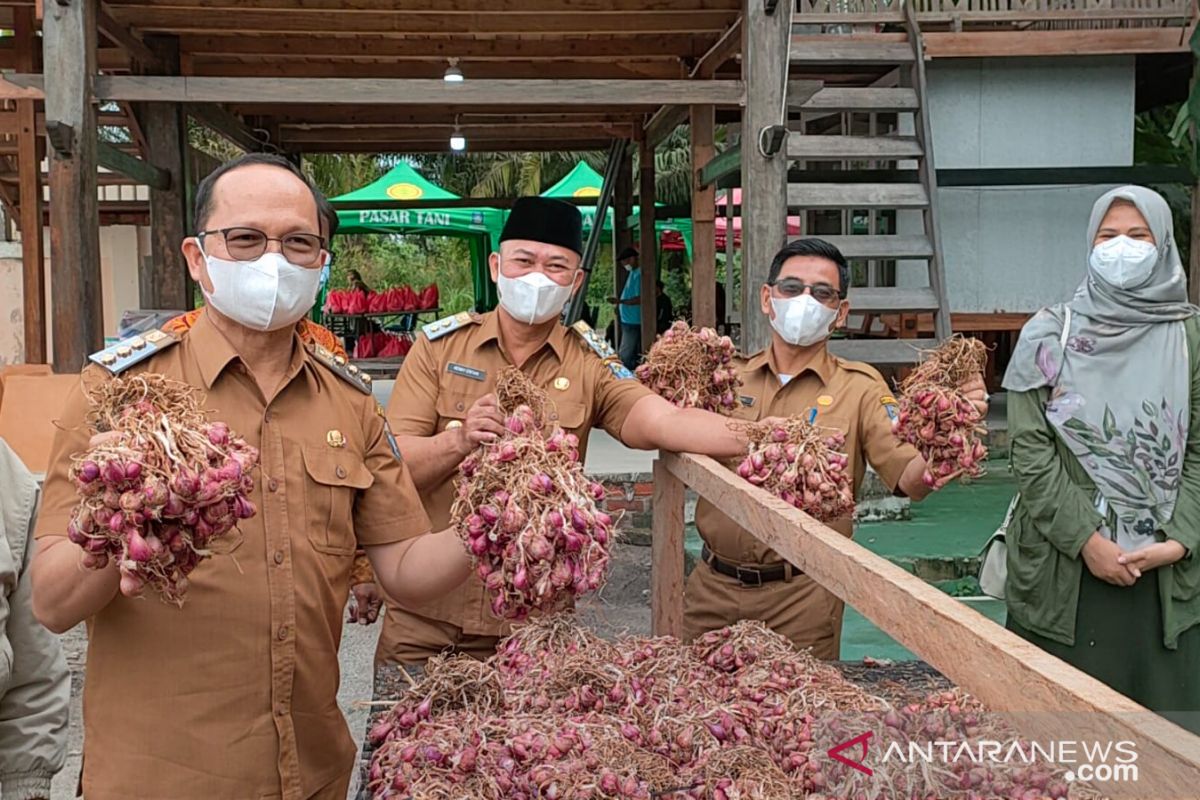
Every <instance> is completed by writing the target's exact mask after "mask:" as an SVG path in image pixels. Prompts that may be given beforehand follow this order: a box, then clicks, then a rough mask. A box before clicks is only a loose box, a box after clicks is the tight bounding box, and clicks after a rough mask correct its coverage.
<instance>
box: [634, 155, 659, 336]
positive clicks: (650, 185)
mask: <svg viewBox="0 0 1200 800" xmlns="http://www.w3.org/2000/svg"><path fill="white" fill-rule="evenodd" d="M638 159H639V161H640V164H639V167H640V170H639V171H640V173H641V175H640V177H639V178H638V195H639V197H638V206H639V213H640V214H641V217H640V219H641V230H640V233H641V247H639V248H638V249H639V250H640V251H641V252H640V253H639V255H640V256H641V261H640V263H641V266H642V352H643V353H644V352H646V351H647V350H649V349H650V345H652V344H654V334H655V330H656V327H655V324H654V323H655V310H656V308H655V307H656V306H657V305H658V303H657V301H656V297H657V295H658V287H657V285H656V284H657V281H658V228H657V227H656V226H655V221H656V217H655V209H654V147H653V145H651V144H649V143H648V142H647V141H646V139H645V138H643V139H642V141H641V142H640V143H639V149H638Z"/></svg>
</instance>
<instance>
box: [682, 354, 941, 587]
mask: <svg viewBox="0 0 1200 800" xmlns="http://www.w3.org/2000/svg"><path fill="white" fill-rule="evenodd" d="M738 374H739V377H741V379H742V383H743V385H742V389H741V402H740V403H739V404H738V407H737V410H736V411H735V412H734V416H735V417H736V418H738V419H746V420H760V419H764V418H766V417H788V416H795V415H798V414H807V413H809V411H810V410H811V409H813V408H815V409H817V418H816V424H817V425H818V426H820V427H826V428H836V429H838V430H840V431H842V432H843V433H844V434H846V455H847V456H849V458H850V463H849V468H850V472H851V475H852V476H853V480H854V491H855V493H856V494H857V492H858V488H859V486H861V485H862V480H863V476H864V475H865V474H866V470H867V463H868V462H869V463H870V464H871V466H872V467H874V468H875V471H876V472H878V473H879V477H880V478H881V479H882V480H883V482H884V483H885V484H886V485H887V486H888V487H889V488H891V489H895V488H896V485H897V484H898V483H899V482H900V476H901V475H902V474H903V473H904V469H905V467H907V466H908V464H909V462H910V461H912V459H914V458H916V457H917V455H918V453H917V451H916V449H915V448H913V447H912V446H910V445H907V444H904V443H902V442H901V441H900V440H899V439H897V438H896V437H895V435H893V433H892V418H891V414H892V413H894V409H895V403H896V401H895V399H894V398H893V397H892V396H891V392H890V391H889V390H888V387H887V384H886V383H884V381H883V378H882V377H881V376H880V375H879V373H878V372H876V371H875V369H874V368H873V367H870V366H868V365H866V364H860V363H858V362H855V361H843V360H842V359H840V358H835V357H834V356H832V355H830V354H829V352H828V351H825V352H823V353H822V354H821V356H820V357H819V358H817V359H816V360H815V361H814V362H813V363H812V364H811V365H810V366H809V367H808V368H807V369H806V370H805V371H804V372H803V373H802V374H800V375H796V376H794V377H793V378H792V379H791V381H790V382H788V384H787V385H786V386H784V385H782V384H781V383H780V381H779V370H778V369H777V368H776V366H775V359H774V357H773V355H772V351H771V348H769V347H768V348H767V349H766V350H763V351H761V352H759V353H757V354H755V355H753V356H751V357H750V358H749V359H746V360H745V361H743V362H741V363H740V364H739V370H738ZM736 464H737V462H736V461H734V462H730V463H729V466H731V467H732V466H736ZM853 524H854V520H853V519H852V518H851V517H846V518H845V519H841V520H836V521H834V522H832V523H829V526H830V527H831V528H833V529H834V530H836V531H838V532H839V533H841V534H843V535H845V536H850V535H851V533H852V531H853ZM696 527H697V529H699V531H700V535H701V537H703V539H704V541H705V542H706V543H707V544H708V547H709V549H710V550H712V551H713V553H715V554H716V555H717V556H718V557H719V558H721V559H722V560H725V561H731V562H733V563H735V564H741V565H745V566H749V565H754V564H778V563H780V561H781V559H780V557H779V556H778V555H777V554H776V553H775V551H773V550H772V549H771V548H769V547H767V545H765V544H763V543H762V542H761V541H759V540H758V539H756V538H755V537H754V536H752V535H751V534H750V533H749V532H748V531H746V530H745V529H744V528H742V527H740V526H739V525H737V524H736V523H735V522H734V521H733V520H731V519H729V517H727V516H725V515H724V514H722V513H721V512H720V511H718V510H717V509H716V508H715V507H714V506H713V504H712V503H710V502H708V501H707V500H703V499H702V500H701V501H700V502H699V504H698V505H697V506H696Z"/></svg>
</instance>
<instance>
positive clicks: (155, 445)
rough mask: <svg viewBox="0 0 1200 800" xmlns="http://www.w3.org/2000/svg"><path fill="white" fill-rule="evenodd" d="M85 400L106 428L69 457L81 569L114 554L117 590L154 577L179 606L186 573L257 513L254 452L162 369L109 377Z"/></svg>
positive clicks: (134, 590) (96, 422)
mask: <svg viewBox="0 0 1200 800" xmlns="http://www.w3.org/2000/svg"><path fill="white" fill-rule="evenodd" d="M88 399H89V402H90V403H91V406H92V410H91V413H90V414H89V417H88V422H89V423H90V424H91V425H92V426H93V427H95V428H96V429H97V430H100V431H104V433H101V434H100V435H98V436H96V437H94V438H93V439H92V442H91V446H90V448H89V450H88V451H87V452H85V453H81V454H78V455H76V456H75V457H74V458H73V459H72V464H71V470H70V477H71V480H72V481H73V482H74V483H75V487H76V491H77V492H78V493H79V497H80V500H79V505H78V506H77V507H76V509H75V514H74V516H73V518H72V520H71V522H70V523H69V525H68V526H67V537H68V538H69V539H70V540H71V541H72V542H74V543H75V544H77V545H79V546H80V547H82V548H83V550H84V556H83V565H84V566H85V567H88V568H90V569H102V568H104V567H105V566H107V565H108V563H109V560H110V559H115V560H116V561H117V563H118V565H119V569H120V572H121V586H120V588H121V593H122V594H124V595H126V596H129V597H136V596H138V595H140V594H141V593H142V590H143V589H144V588H145V587H146V586H147V585H150V586H151V587H153V588H154V589H155V590H156V591H157V592H158V593H159V595H160V596H161V597H162V598H163V600H165V601H167V602H171V603H174V604H176V605H179V606H182V605H183V601H184V596H185V595H186V593H187V586H188V578H187V576H188V575H189V574H190V573H191V571H192V570H194V569H195V568H196V566H197V565H198V564H199V563H200V562H201V561H202V560H204V559H205V558H207V557H209V556H210V555H212V554H213V552H214V547H216V546H222V545H227V544H228V540H229V539H230V536H229V534H230V533H231V532H232V531H233V530H234V529H235V528H236V527H237V523H238V520H241V519H248V518H250V517H252V516H254V514H255V513H256V509H255V508H254V504H253V503H251V502H250V500H249V495H250V493H251V492H252V491H253V489H254V483H253V480H252V478H251V477H250V472H251V470H253V468H254V467H255V465H256V464H257V463H258V451H257V450H256V449H255V448H253V447H251V446H250V445H248V444H246V442H245V441H244V440H243V439H241V438H240V437H238V436H236V435H235V434H234V433H232V432H231V431H230V430H229V426H228V425H226V424H225V423H223V422H208V421H206V419H205V414H204V412H203V411H202V410H201V408H200V398H199V394H198V392H197V391H196V390H195V389H194V388H192V387H190V386H188V385H187V384H184V383H181V382H179V381H174V380H170V379H168V378H165V377H163V376H162V375H156V374H144V375H135V376H132V377H128V378H113V379H112V380H110V381H107V382H105V383H103V384H101V385H100V386H99V387H97V388H95V389H94V390H92V391H91V392H90V393H89V397H88Z"/></svg>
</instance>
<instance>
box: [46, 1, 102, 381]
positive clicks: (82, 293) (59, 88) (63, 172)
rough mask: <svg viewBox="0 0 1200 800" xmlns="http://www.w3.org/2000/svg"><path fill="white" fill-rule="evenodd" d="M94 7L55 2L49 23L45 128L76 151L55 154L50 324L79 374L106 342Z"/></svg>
mask: <svg viewBox="0 0 1200 800" xmlns="http://www.w3.org/2000/svg"><path fill="white" fill-rule="evenodd" d="M95 10H96V4H95V3H70V4H68V5H62V4H61V3H49V4H48V5H47V6H46V8H45V18H44V20H43V22H42V52H43V60H44V64H45V66H44V69H45V71H46V73H47V74H49V75H53V76H54V80H53V81H52V82H51V83H50V84H49V85H48V86H47V91H46V120H47V122H46V127H47V130H49V129H50V128H51V127H52V125H53V124H56V125H59V126H67V129H68V130H69V131H71V133H72V137H71V138H72V139H73V142H72V147H71V149H70V151H69V152H66V153H62V152H59V151H58V150H56V149H55V148H53V147H51V148H49V149H48V150H49V158H50V180H49V184H50V269H51V275H52V277H51V286H52V287H53V293H52V296H51V317H50V319H51V325H52V329H53V339H54V358H53V363H54V370H55V372H60V373H70V372H78V371H79V370H80V369H81V368H82V367H83V365H84V363H85V361H86V359H87V355H88V353H92V352H95V351H96V350H98V349H99V348H100V346H101V345H102V344H103V342H104V325H103V305H102V303H101V297H102V290H101V279H100V219H99V209H98V200H97V197H96V169H97V163H96V145H97V138H96V104H95V102H94V97H93V93H92V80H93V76H94V75H95V74H96V34H97V31H96V18H95V13H94V12H95Z"/></svg>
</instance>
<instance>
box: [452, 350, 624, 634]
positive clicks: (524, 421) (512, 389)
mask: <svg viewBox="0 0 1200 800" xmlns="http://www.w3.org/2000/svg"><path fill="white" fill-rule="evenodd" d="M496 394H497V397H498V399H499V405H500V408H501V411H502V412H503V413H504V414H505V421H504V426H505V434H504V435H503V436H502V437H500V438H499V439H497V440H495V441H493V442H489V443H487V444H485V445H483V446H481V447H480V448H479V449H478V450H477V451H476V452H475V453H473V454H472V455H470V456H468V457H467V458H466V459H465V460H464V461H463V463H462V464H461V465H460V466H459V473H460V475H459V480H458V487H457V496H456V499H455V502H454V507H453V509H452V510H451V516H452V518H453V521H454V525H455V527H456V528H457V530H458V534H459V536H460V537H461V538H462V540H463V543H464V544H465V545H466V547H467V550H468V551H469V552H470V553H471V555H472V556H473V557H474V559H475V564H476V572H477V574H478V575H479V578H480V580H482V581H483V583H484V585H485V586H486V587H487V589H488V591H489V592H490V593H491V595H492V606H491V607H492V613H493V614H495V615H496V616H497V617H501V618H506V619H524V618H525V617H527V616H528V615H529V612H530V611H532V610H534V609H538V610H546V609H550V608H555V607H557V605H558V604H560V603H562V602H563V601H564V598H567V597H572V596H575V595H581V594H585V593H587V592H590V591H595V590H596V589H599V588H600V587H601V586H602V585H603V583H604V580H605V578H606V575H607V569H608V560H609V545H610V542H611V540H612V536H613V519H612V517H610V516H609V515H608V514H606V513H604V512H603V511H601V510H600V509H599V507H598V503H600V502H601V501H603V500H604V487H603V486H602V485H600V484H599V483H595V482H593V481H590V480H588V478H587V477H586V476H585V475H584V474H583V464H582V463H581V462H580V459H579V439H578V437H576V436H575V435H574V434H570V433H566V432H565V431H563V429H562V428H559V427H557V426H554V427H553V430H552V431H550V433H549V435H547V433H546V421H547V417H546V404H547V400H546V395H545V392H543V391H542V390H541V389H539V388H538V387H536V386H534V385H533V384H532V383H531V382H530V381H529V379H528V378H527V377H526V376H525V375H524V373H522V372H521V371H520V370H517V369H514V368H508V369H506V370H504V371H503V372H501V374H500V375H499V376H498V381H497V387H496Z"/></svg>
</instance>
